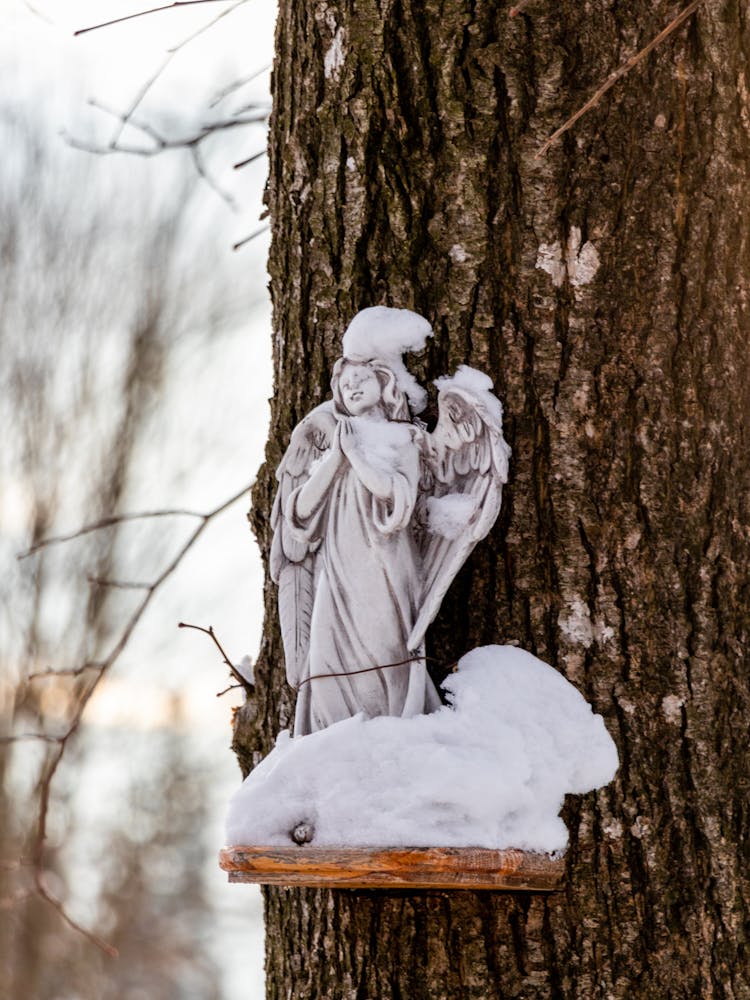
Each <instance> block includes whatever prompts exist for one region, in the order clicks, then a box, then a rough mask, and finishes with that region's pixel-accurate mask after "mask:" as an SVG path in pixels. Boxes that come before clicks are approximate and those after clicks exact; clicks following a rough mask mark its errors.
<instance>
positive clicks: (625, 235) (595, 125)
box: [236, 0, 750, 1000]
mask: <svg viewBox="0 0 750 1000" xmlns="http://www.w3.org/2000/svg"><path fill="white" fill-rule="evenodd" d="M680 6H681V5H680V4H678V3H677V0H675V2H674V3H664V2H661V0H660V2H658V3H654V2H653V0H632V2H630V3H628V4H622V3H617V2H614V0H605V2H601V0H597V2H593V0H592V2H586V0H556V2H554V3H552V2H549V0H535V2H534V3H533V4H531V5H530V6H529V7H528V8H526V11H525V13H524V14H523V15H522V16H520V17H518V18H515V19H512V20H511V19H509V18H508V8H507V6H505V5H504V4H497V3H490V2H486V0H445V2H443V3H441V2H439V0H380V2H375V0H356V2H353V0H352V2H345V0H330V2H323V0H320V2H315V0H308V2H305V3H303V2H301V0H282V2H281V5H280V15H279V23H278V32H277V58H276V66H275V70H274V77H273V90H274V101H275V106H274V115H273V123H272V135H271V149H270V164H271V173H270V180H269V187H268V205H269V209H270V213H271V220H272V225H273V244H272V250H271V260H270V272H271V289H272V294H273V301H274V310H275V314H274V337H275V341H274V345H275V359H276V397H275V400H274V404H273V417H272V430H271V439H270V444H269V448H268V456H267V457H268V463H267V466H266V467H265V470H264V472H263V475H262V476H261V478H260V480H259V483H258V486H257V488H256V491H255V496H254V513H253V520H254V526H255V529H256V531H257V533H258V537H259V538H260V541H261V544H262V546H263V547H264V549H266V551H267V548H268V543H269V537H268V512H269V510H270V506H271V499H272V494H273V491H274V481H273V470H274V469H275V467H276V465H277V463H278V460H279V459H280V457H281V455H282V453H283V449H284V448H285V446H286V444H287V441H288V438H289V434H290V432H291V429H292V427H293V426H294V424H295V423H296V422H297V421H298V420H299V419H300V418H301V417H302V416H303V415H304V414H305V413H306V412H308V410H309V409H310V408H311V407H312V406H313V405H314V404H316V403H318V402H319V401H320V400H321V399H323V398H325V397H326V395H327V393H328V379H329V375H330V370H331V367H332V364H333V362H334V360H335V359H336V357H337V356H338V353H339V345H340V337H341V334H342V332H343V329H344V328H345V326H346V324H347V322H348V321H349V319H350V318H351V317H352V315H353V314H354V313H355V312H356V311H357V310H358V309H359V308H361V307H364V306H367V305H372V304H378V303H384V304H388V305H396V306H403V307H410V308H414V309H416V310H417V311H419V312H421V313H423V314H424V315H425V316H427V317H428V318H429V319H430V320H431V321H432V322H433V324H434V328H435V339H434V342H433V343H432V344H431V345H430V348H429V350H428V351H427V353H426V355H425V356H424V357H423V358H422V359H421V360H420V361H419V362H418V363H417V365H416V366H412V367H413V368H414V370H415V372H416V374H418V375H419V376H420V377H423V378H428V377H434V376H436V375H438V374H441V373H443V372H445V371H447V370H449V369H451V370H452V369H453V368H454V367H455V366H456V365H457V364H459V363H462V362H467V363H469V364H472V365H474V366H476V367H478V368H483V369H485V370H487V371H488V372H490V373H491V374H492V376H493V378H494V379H495V382H496V387H497V391H498V394H499V395H500V396H501V398H502V399H503V401H504V404H505V408H506V416H507V436H508V440H509V442H510V444H511V446H512V447H513V460H512V473H511V477H512V478H511V482H510V484H509V487H508V489H507V494H506V499H505V503H504V508H503V512H502V514H501V517H500V521H499V523H498V524H497V526H496V529H495V530H494V532H493V533H492V535H491V537H490V538H489V539H488V540H487V541H486V542H485V543H483V544H482V545H480V547H479V548H478V549H477V551H476V553H475V555H474V557H473V558H472V559H471V561H470V563H469V564H468V565H467V567H466V568H465V569H464V570H463V571H462V573H461V574H460V576H459V578H458V580H457V581H456V583H455V585H454V587H453V588H452V590H451V592H450V594H449V595H448V598H447V599H446V601H445V604H444V607H443V610H442V612H441V616H440V619H439V621H438V622H437V623H436V625H435V626H434V627H433V629H432V639H431V642H432V652H433V654H436V655H438V656H439V657H440V658H441V659H443V660H445V661H446V662H447V661H450V660H451V659H453V658H454V657H456V656H457V655H460V654H461V653H463V652H464V651H466V650H467V649H469V648H471V647H473V646H475V645H480V644H483V643H489V642H508V641H516V642H518V643H519V644H521V645H522V646H524V647H525V648H527V649H529V650H531V651H532V652H534V653H535V654H537V655H538V656H540V657H542V658H543V659H545V660H547V661H548V662H550V663H552V664H554V665H555V666H556V667H557V668H558V669H559V670H560V671H562V672H563V673H564V675H565V676H566V677H567V678H568V679H569V680H570V681H572V682H573V683H574V684H575V685H576V686H577V687H578V688H579V690H580V691H581V692H582V693H583V694H584V695H585V697H586V698H588V699H589V701H590V702H591V703H592V704H593V706H594V708H595V710H596V711H597V712H600V713H601V714H602V715H603V716H604V718H605V721H606V724H607V726H608V728H609V731H610V733H611V734H612V736H613V737H614V739H615V740H616V742H617V744H618V747H619V751H620V759H621V767H620V771H619V774H618V776H617V779H616V780H615V782H614V783H613V784H612V785H611V786H609V787H607V788H605V789H603V790H601V791H599V792H598V793H595V794H591V795H589V796H586V797H583V798H576V799H574V800H571V801H569V802H568V803H567V804H566V807H565V810H564V813H563V816H564V818H565V819H566V821H567V824H568V827H569V830H570V848H569V851H568V855H567V871H566V875H565V879H564V883H563V885H564V888H563V891H562V892H561V893H559V894H553V895H549V896H531V895H524V894H515V895H510V894H503V893H492V892H490V893H473V892H469V891H467V892H379V891H362V892H358V891H327V890H283V889H268V890H266V911H267V925H268V946H267V972H268V996H269V997H270V998H282V997H284V998H287V997H289V998H294V1000H303V998H305V1000H307V998H316V1000H323V998H327V1000H334V998H361V1000H364V998H371V1000H372V998H403V1000H422V998H425V1000H426V998H430V1000H455V998H482V1000H484V998H494V997H498V998H500V997H503V998H504V997H519V998H520V997H523V998H526V1000H531V998H548V997H554V998H557V997H560V998H562V997H564V998H573V997H576V998H581V1000H584V998H585V1000H588V998H592V997H601V998H605V997H606V998H617V1000H625V998H627V1000H632V998H649V1000H651V998H656V1000H661V998H678V997H680V998H698V997H700V998H730V997H731V998H748V997H750V956H749V955H748V935H749V933H750V876H749V870H750V866H749V862H750V856H749V855H750V847H748V843H749V840H748V838H749V836H750V829H749V827H750V797H749V795H748V791H749V789H748V784H749V778H748V775H750V750H749V747H748V720H750V688H749V682H748V662H747V661H748V653H747V650H748V638H749V637H748V631H749V626H750V611H749V610H748V606H749V602H748V598H749V597H750V592H749V591H750V587H749V584H748V579H749V574H748V571H749V570H750V538H749V531H748V526H749V525H750V516H749V514H750V511H749V510H748V507H749V500H750V481H749V478H750V477H749V473H748V469H749V467H750V464H749V462H748V453H749V450H750V364H749V359H750V349H749V348H748V334H749V329H750V328H749V325H748V318H749V316H748V308H749V305H748V293H749V292H750V249H749V243H748V240H749V237H750V218H749V213H748V208H749V206H750V97H749V96H748V92H749V91H750V66H749V65H748V59H749V57H750V14H749V13H748V9H747V6H746V3H745V0H706V2H705V4H704V5H703V6H702V7H701V8H700V9H699V11H698V13H697V14H696V15H695V16H694V17H692V18H691V20H690V21H689V23H688V24H687V26H686V27H683V28H681V29H680V30H679V31H678V32H676V33H675V34H674V35H673V36H672V37H670V38H669V39H668V40H667V41H666V42H665V43H664V44H663V45H662V46H661V47H660V48H659V49H658V50H657V51H656V52H655V53H654V54H652V55H651V56H650V57H649V59H648V60H647V61H645V62H644V63H642V64H641V65H640V66H639V67H638V68H636V69H635V70H634V71H633V72H632V73H631V74H630V75H629V76H628V77H626V78H625V80H624V81H621V82H620V83H619V84H618V85H617V86H616V88H615V89H614V90H612V91H611V92H610V93H609V95H608V96H607V97H606V98H605V99H604V100H603V101H602V102H601V103H600V104H599V105H598V106H597V107H596V108H595V109H594V110H593V111H592V112H591V113H589V114H588V115H587V116H586V117H585V118H583V119H582V121H581V122H579V123H578V125H577V126H576V127H575V129H574V130H573V131H572V132H570V133H568V134H567V135H566V136H565V138H564V139H563V141H562V142H561V143H560V144H559V145H558V146H557V147H555V148H554V149H553V150H552V151H551V152H550V153H549V154H548V155H547V156H546V157H545V158H543V159H541V160H535V159H534V153H535V151H536V150H537V149H538V147H539V145H540V144H541V143H542V141H543V140H544V139H545V138H546V137H547V136H548V135H549V134H550V133H551V132H552V131H553V130H554V129H555V128H556V127H557V126H559V125H560V124H561V123H562V122H563V121H564V120H565V119H566V118H567V117H568V116H569V115H570V114H572V113H573V112H574V111H575V110H576V109H577V108H578V107H579V106H580V105H581V104H582V103H583V101H584V100H585V99H586V98H587V97H588V96H589V95H590V94H591V93H592V92H593V91H594V90H595V89H596V87H597V86H598V85H599V84H600V83H602V82H603V81H604V79H606V77H607V76H608V74H609V73H610V72H611V71H612V70H613V69H614V68H615V67H616V66H617V65H619V63H620V62H621V61H622V60H623V59H625V58H627V57H628V56H629V55H631V54H632V53H633V52H634V51H636V50H637V49H638V48H640V47H641V46H642V45H644V44H645V43H646V42H647V41H648V40H649V39H650V38H651V37H652V36H653V35H655V34H656V33H657V31H658V30H660V29H661V28H662V27H663V26H664V25H665V24H666V23H667V22H668V21H669V20H670V18H671V17H672V16H674V15H675V14H676V13H677V12H678V11H679V9H680ZM578 230H580V239H579V237H578V235H577V234H578ZM588 242H590V244H592V246H593V248H594V250H595V251H596V257H595V256H594V255H593V254H592V250H591V247H586V246H585V244H586V243H588ZM556 243H557V244H558V247H557V251H556V249H555V246H554V245H555V244H556ZM560 246H562V247H563V248H568V249H569V252H568V253H567V255H566V251H565V249H563V261H562V262H560V251H559V247H560ZM540 248H541V249H540ZM556 253H557V261H558V263H557V266H555V255H556ZM566 256H567V267H566V266H565V258H566ZM597 258H598V266H597ZM544 262H546V263H547V267H548V270H545V269H543V268H541V267H539V266H537V265H538V264H539V263H544ZM550 271H552V272H554V273H553V274H551V273H550ZM553 279H554V280H553ZM266 598H267V628H266V634H265V640H264V645H263V650H262V657H261V662H260V663H259V665H258V669H257V673H256V676H257V678H258V685H257V688H256V692H257V693H256V696H255V699H254V701H253V703H252V704H249V705H248V706H246V708H245V709H243V710H242V711H241V713H240V714H239V717H238V725H237V733H236V743H237V749H238V752H239V754H240V756H241V759H242V760H243V761H244V763H245V765H249V764H250V763H251V761H252V759H253V754H254V753H257V752H259V751H263V752H265V751H266V750H267V748H268V746H269V742H270V740H271V738H272V736H273V735H274V733H275V732H276V731H277V730H278V729H279V728H280V727H281V726H285V725H287V724H288V723H289V720H290V718H291V710H292V697H291V693H290V692H289V690H288V688H287V687H286V686H285V683H284V680H283V673H282V654H281V645H280V640H279V634H278V628H277V623H276V618H275V592H274V588H273V587H272V586H271V585H270V584H269V586H268V588H267V593H266ZM237 891H238V892H241V891H242V889H241V888H240V887H238V889H237Z"/></svg>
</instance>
